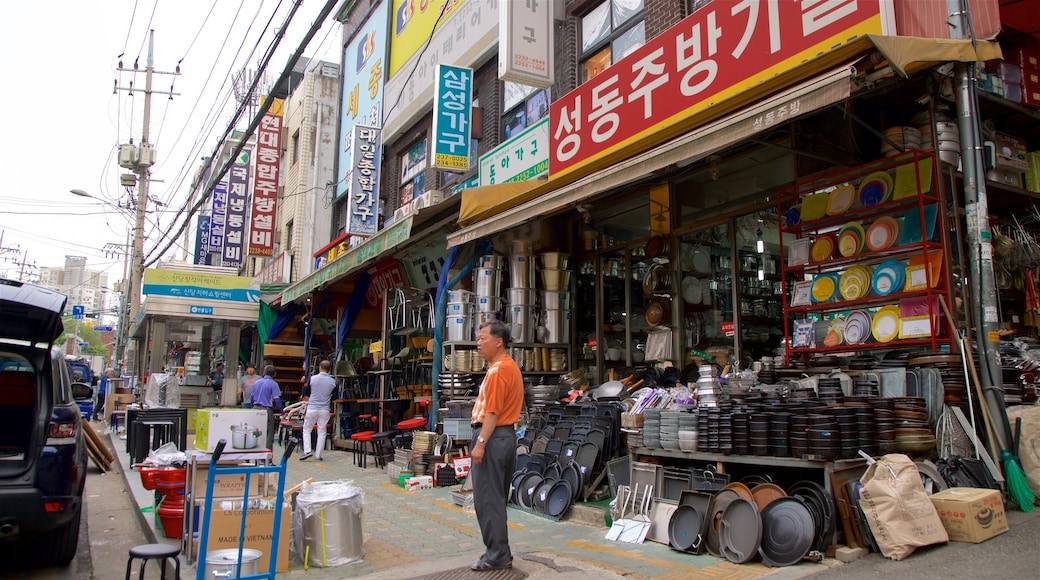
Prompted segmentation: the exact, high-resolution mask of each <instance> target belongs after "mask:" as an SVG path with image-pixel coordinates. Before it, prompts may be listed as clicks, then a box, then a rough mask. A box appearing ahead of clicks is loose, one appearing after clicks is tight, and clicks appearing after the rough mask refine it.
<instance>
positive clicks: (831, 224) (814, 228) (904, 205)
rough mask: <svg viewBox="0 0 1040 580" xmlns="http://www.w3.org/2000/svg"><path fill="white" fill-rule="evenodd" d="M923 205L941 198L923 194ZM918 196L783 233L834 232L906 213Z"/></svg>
mask: <svg viewBox="0 0 1040 580" xmlns="http://www.w3.org/2000/svg"><path fill="white" fill-rule="evenodd" d="M920 200H921V203H923V204H924V205H930V204H933V203H938V202H939V198H938V197H936V196H934V195H931V194H927V193H925V194H921V195H920ZM917 204H918V196H917V195H914V196H912V197H908V198H905V199H900V200H896V201H887V202H884V203H880V204H878V205H874V206H870V207H865V208H859V209H854V210H849V211H846V212H845V213H842V214H841V215H836V216H827V217H825V218H821V219H818V220H813V221H812V222H800V223H797V224H794V225H791V226H786V225H785V226H783V228H782V231H783V232H784V233H791V234H808V233H817V232H827V231H833V230H837V229H839V228H841V226H843V225H845V224H847V223H849V222H851V221H859V219H860V218H865V219H871V218H875V217H877V216H880V215H887V214H890V213H895V212H899V211H901V210H903V211H905V210H908V209H911V208H914V207H917Z"/></svg>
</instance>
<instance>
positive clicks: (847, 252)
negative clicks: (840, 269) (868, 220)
mask: <svg viewBox="0 0 1040 580" xmlns="http://www.w3.org/2000/svg"><path fill="white" fill-rule="evenodd" d="M866 237H867V233H866V232H865V231H863V226H861V225H860V224H859V222H849V223H847V224H845V225H844V226H842V228H841V230H839V232H838V253H840V254H841V255H842V256H845V257H846V258H847V257H849V256H854V255H856V254H858V253H860V252H862V251H863V248H865V247H866Z"/></svg>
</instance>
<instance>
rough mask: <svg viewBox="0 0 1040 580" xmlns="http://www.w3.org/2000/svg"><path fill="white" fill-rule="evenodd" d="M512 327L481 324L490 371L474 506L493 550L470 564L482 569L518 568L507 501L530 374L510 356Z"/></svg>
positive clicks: (477, 424) (477, 416) (477, 437)
mask: <svg viewBox="0 0 1040 580" xmlns="http://www.w3.org/2000/svg"><path fill="white" fill-rule="evenodd" d="M509 339H510V336H509V327H508V326H506V325H505V323H504V322H502V321H500V320H493V321H491V322H487V323H485V324H482V325H481V326H480V332H479V333H478V335H477V353H478V354H479V355H480V358H482V359H484V360H486V361H488V370H487V374H486V375H484V382H483V383H481V384H480V393H479V394H478V395H477V400H476V402H475V403H474V404H473V415H472V417H471V419H470V422H471V423H472V425H473V439H472V441H473V444H472V448H471V449H470V456H471V457H472V460H473V465H472V467H471V468H470V477H472V478H473V505H474V507H475V508H476V510H477V522H478V523H479V524H480V536H481V538H482V539H483V540H484V546H485V547H486V548H487V549H486V551H485V552H484V555H483V556H481V557H480V559H479V560H477V561H476V562H475V563H474V564H473V565H472V566H470V568H472V569H474V570H477V571H484V570H502V569H505V568H512V567H513V555H512V553H511V552H510V550H509V528H508V526H507V522H508V517H507V516H506V502H507V500H508V497H509V484H510V480H511V479H512V477H513V470H514V469H515V468H516V429H515V426H514V424H515V423H516V422H517V421H518V420H519V419H520V411H521V410H522V408H523V405H524V378H523V375H521V374H520V367H518V366H516V363H515V362H514V361H513V359H511V358H509V355H508V354H507V352H508V348H509Z"/></svg>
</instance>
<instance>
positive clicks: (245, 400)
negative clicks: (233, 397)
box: [238, 365, 260, 409]
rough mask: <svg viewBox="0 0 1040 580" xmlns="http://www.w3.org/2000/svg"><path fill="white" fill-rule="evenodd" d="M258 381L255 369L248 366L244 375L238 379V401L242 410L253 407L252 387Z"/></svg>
mask: <svg viewBox="0 0 1040 580" xmlns="http://www.w3.org/2000/svg"><path fill="white" fill-rule="evenodd" d="M259 380H260V377H258V376H256V367H254V366H253V365H248V366H247V367H246V374H245V375H243V376H242V378H241V379H238V399H239V402H240V403H242V408H244V409H251V408H252V407H253V385H255V384H256V382H257V381H259Z"/></svg>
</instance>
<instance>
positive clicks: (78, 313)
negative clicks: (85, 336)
mask: <svg viewBox="0 0 1040 580" xmlns="http://www.w3.org/2000/svg"><path fill="white" fill-rule="evenodd" d="M84 314H86V307H84V306H83V305H82V304H77V305H75V306H73V307H72V319H73V320H83V316H84Z"/></svg>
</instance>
